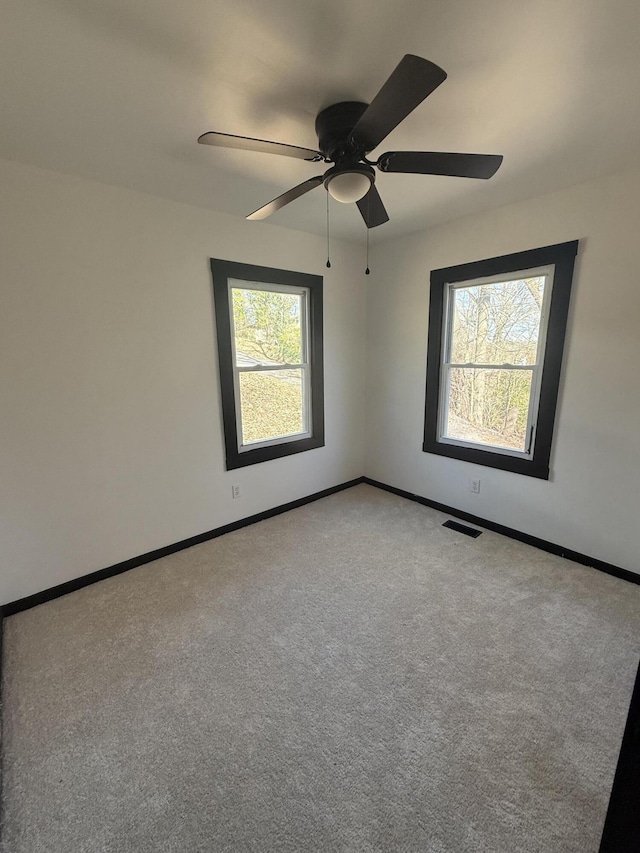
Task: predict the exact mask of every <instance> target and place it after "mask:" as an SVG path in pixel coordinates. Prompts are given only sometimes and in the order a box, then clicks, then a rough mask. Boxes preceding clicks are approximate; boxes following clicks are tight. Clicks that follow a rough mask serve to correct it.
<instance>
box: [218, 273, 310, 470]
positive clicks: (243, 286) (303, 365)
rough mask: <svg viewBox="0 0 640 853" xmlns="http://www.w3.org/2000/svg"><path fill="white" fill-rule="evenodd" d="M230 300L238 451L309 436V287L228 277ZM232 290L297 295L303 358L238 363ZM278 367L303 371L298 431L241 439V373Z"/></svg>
mask: <svg viewBox="0 0 640 853" xmlns="http://www.w3.org/2000/svg"><path fill="white" fill-rule="evenodd" d="M227 290H228V300H229V323H230V327H231V350H232V368H233V387H234V392H235V399H236V401H237V403H236V407H235V416H236V434H237V437H238V453H246V452H247V451H249V450H254V449H255V448H258V447H273V446H274V445H279V444H287V443H289V442H293V441H300V440H301V439H305V438H310V437H311V435H312V433H311V424H312V423H313V420H312V410H311V362H310V352H309V341H310V335H311V329H310V325H309V300H310V289H309V288H308V287H295V286H292V285H287V284H275V283H274V284H266V283H262V282H257V281H247V280H244V279H238V278H230V279H228V282H227ZM233 290H263V291H267V292H270V293H288V294H294V295H296V296H300V297H301V299H300V331H301V335H302V342H301V343H302V358H303V361H302V362H300V363H299V364H265V365H256V366H253V367H249V366H245V367H242V366H240V365H238V357H237V351H236V330H235V322H234V312H233ZM278 370H300V371H301V372H302V423H303V430H302V431H301V432H295V433H287V434H286V435H281V436H274V437H273V438H268V439H261V440H260V439H259V440H257V441H250V442H246V443H243V441H242V397H241V394H240V374H241V373H268V372H273V371H278Z"/></svg>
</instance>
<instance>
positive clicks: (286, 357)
mask: <svg viewBox="0 0 640 853" xmlns="http://www.w3.org/2000/svg"><path fill="white" fill-rule="evenodd" d="M231 293H232V301H233V324H234V328H235V344H236V364H237V365H238V366H240V367H246V366H249V365H256V364H300V363H301V362H302V361H303V358H302V353H303V347H302V322H301V318H302V311H301V308H302V296H301V295H300V294H298V293H278V292H277V291H273V290H248V289H247V288H239V287H233V288H232V291H231Z"/></svg>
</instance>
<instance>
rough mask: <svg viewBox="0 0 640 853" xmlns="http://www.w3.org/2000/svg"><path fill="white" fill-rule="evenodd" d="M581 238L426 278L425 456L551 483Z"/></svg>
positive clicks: (439, 272)
mask: <svg viewBox="0 0 640 853" xmlns="http://www.w3.org/2000/svg"><path fill="white" fill-rule="evenodd" d="M577 251H578V241H577V240H575V241H573V242H570V243H561V244H558V245H555V246H546V247H544V248H541V249H532V250H531V251H528V252H519V253H517V254H513V255H504V256H502V257H499V258H491V259H488V260H484V261H478V262H475V263H470V264H462V265H461V266H456V267H449V268H447V269H441V270H434V271H433V272H432V273H431V296H430V308H429V345H428V354H427V395H426V411H425V433H424V444H423V450H424V451H425V452H426V453H437V454H439V455H441V456H450V457H453V458H455V459H462V460H465V461H467V462H475V463H477V464H479V465H490V466H491V467H494V468H502V469H504V470H507V471H514V472H516V473H519V474H528V475H530V476H533V477H540V478H542V479H548V478H549V459H550V455H551V440H552V436H553V423H554V417H555V409H556V401H557V396H558V386H559V382H560V369H561V366H562V350H563V347H564V336H565V328H566V323H567V314H568V310H569V297H570V292H571V280H572V276H573V266H574V261H575V256H576V253H577Z"/></svg>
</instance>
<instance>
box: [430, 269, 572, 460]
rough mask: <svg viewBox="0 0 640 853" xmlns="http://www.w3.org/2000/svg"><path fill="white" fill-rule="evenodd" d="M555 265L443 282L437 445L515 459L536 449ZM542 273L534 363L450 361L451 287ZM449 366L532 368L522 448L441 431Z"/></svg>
mask: <svg viewBox="0 0 640 853" xmlns="http://www.w3.org/2000/svg"><path fill="white" fill-rule="evenodd" d="M554 272H555V265H554V264H549V265H546V266H542V267H532V268H530V269H525V270H515V271H513V272H509V273H502V274H500V275H493V276H483V277H481V278H475V279H469V280H467V281H456V282H448V283H447V284H446V285H445V296H444V299H443V316H442V331H443V334H442V349H441V353H440V383H439V387H440V396H439V400H438V434H437V439H436V440H437V441H438V443H440V444H451V445H455V446H457V447H468V448H473V449H475V450H483V451H486V452H490V453H499V454H502V455H504V456H514V457H516V458H518V459H527V460H531V459H533V456H534V450H535V441H536V435H535V424H536V423H537V420H538V409H539V405H540V389H541V383H542V368H543V365H544V356H545V351H546V346H547V332H548V324H549V309H550V306H551V294H552V291H553V279H554ZM542 276H544V277H545V279H546V281H545V286H544V295H543V300H542V310H541V316H540V326H539V328H538V347H537V351H536V363H535V364H532V365H508V364H479V363H472V362H469V363H466V364H457V363H453V362H450V361H449V358H448V357H449V353H450V351H451V345H452V329H453V314H454V311H453V310H452V305H453V299H452V294H453V291H454V290H458V289H461V288H469V287H478V286H482V285H488V284H495V283H496V282H507V281H519V280H521V279H527V278H539V277H542ZM452 367H454V368H455V367H475V368H488V369H496V370H531V372H532V376H531V391H530V396H529V410H528V413H527V428H526V433H525V435H527V436H529V442H528V446H527V448H526V449H525V450H515V449H514V448H509V447H501V446H500V445H496V444H484V443H480V442H473V441H468V440H467V441H465V440H462V439H456V438H451V437H449V436H446V435H445V434H444V431H445V425H446V421H447V414H448V411H449V381H448V377H449V371H450V370H451V368H452Z"/></svg>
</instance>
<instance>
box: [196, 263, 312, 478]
mask: <svg viewBox="0 0 640 853" xmlns="http://www.w3.org/2000/svg"><path fill="white" fill-rule="evenodd" d="M211 274H212V277H213V299H214V308H215V318H216V331H217V337H218V364H219V370H220V394H221V397H222V422H223V428H224V441H225V451H226V466H227V470H228V471H231V470H233V469H235V468H244V467H246V466H247V465H256V464H258V463H260V462H268V461H269V460H271V459H279V458H281V457H283V456H290V455H292V454H293V453H302V452H304V451H305V450H314V449H315V448H318V447H324V371H323V343H322V339H323V318H322V284H323V280H322V276H319V275H312V274H310V273H301V272H294V271H292V270H281V269H277V268H274V267H261V266H255V265H254V264H244V263H238V262H236V261H225V260H220V259H218V258H211ZM229 279H239V280H241V281H246V282H256V283H259V284H267V285H268V284H276V285H287V286H289V287H304V288H307V289H308V291H309V365H310V370H311V382H310V398H311V399H310V403H311V424H310V425H309V426H310V432H311V435H310V436H307V437H304V438H300V439H291V438H290V437H287V438H283V440H282V443H280V444H270V445H266V446H264V445H263V446H262V447H255V448H251V449H248V450H242V451H240V450H239V448H238V428H237V420H236V402H237V404H238V405H240V401H236V393H235V386H234V371H233V345H232V340H231V317H230V313H229Z"/></svg>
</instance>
